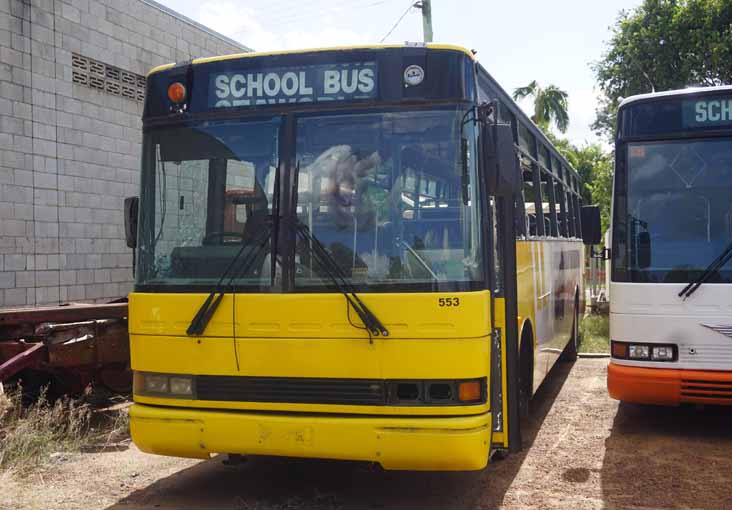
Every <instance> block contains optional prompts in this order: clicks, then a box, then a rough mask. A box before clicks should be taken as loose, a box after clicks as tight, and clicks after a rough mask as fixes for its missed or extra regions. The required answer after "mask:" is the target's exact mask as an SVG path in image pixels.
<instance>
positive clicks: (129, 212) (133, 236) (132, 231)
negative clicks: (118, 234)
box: [124, 197, 140, 250]
mask: <svg viewBox="0 0 732 510" xmlns="http://www.w3.org/2000/svg"><path fill="white" fill-rule="evenodd" d="M139 203H140V199H139V198H138V197H127V198H125V213H124V214H125V240H126V241H127V247H128V248H132V249H133V250H134V249H135V248H137V210H138V207H139Z"/></svg>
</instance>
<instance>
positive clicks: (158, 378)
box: [133, 372, 195, 398]
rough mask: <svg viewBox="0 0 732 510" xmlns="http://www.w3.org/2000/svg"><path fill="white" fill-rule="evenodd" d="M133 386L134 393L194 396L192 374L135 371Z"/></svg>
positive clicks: (176, 396) (162, 395)
mask: <svg viewBox="0 0 732 510" xmlns="http://www.w3.org/2000/svg"><path fill="white" fill-rule="evenodd" d="M133 388H134V393H135V394H136V395H142V396H145V395H147V396H151V397H173V398H195V384H194V382H193V376H190V375H178V374H155V373H150V372H135V373H134V377H133Z"/></svg>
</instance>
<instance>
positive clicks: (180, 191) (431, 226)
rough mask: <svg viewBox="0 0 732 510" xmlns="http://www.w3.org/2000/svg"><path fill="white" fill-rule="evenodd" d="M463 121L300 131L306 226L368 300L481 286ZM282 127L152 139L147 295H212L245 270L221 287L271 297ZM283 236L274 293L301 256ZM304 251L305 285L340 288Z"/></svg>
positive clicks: (336, 118) (395, 117)
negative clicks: (405, 291) (399, 289)
mask: <svg viewBox="0 0 732 510" xmlns="http://www.w3.org/2000/svg"><path fill="white" fill-rule="evenodd" d="M464 115H465V111H464V110H462V109H455V108H453V109H445V110H439V111H415V112H408V113H404V112H401V113H368V114H353V115H350V114H349V115H345V114H338V115H327V116H317V117H301V118H299V119H298V121H297V127H296V129H297V142H296V143H297V161H298V168H299V171H298V195H297V217H298V220H299V225H300V226H302V225H305V226H307V227H308V228H309V229H310V231H311V232H312V234H313V235H314V236H315V237H316V238H317V240H318V241H320V242H321V243H322V244H323V246H324V247H325V249H326V250H327V252H328V253H329V255H330V256H331V258H332V259H333V262H335V264H337V266H338V268H337V269H338V270H339V271H340V272H341V273H342V274H343V276H344V277H345V278H346V279H347V280H349V281H350V282H351V283H353V284H354V285H356V286H357V287H359V288H360V289H361V290H368V289H369V286H370V285H394V284H406V285H412V286H416V287H415V288H416V289H417V290H420V289H421V290H430V289H440V290H448V289H454V290H459V289H464V288H470V287H471V282H477V281H479V280H480V279H481V278H482V276H481V274H482V273H481V254H480V250H479V246H480V238H479V228H478V225H479V208H478V207H474V204H476V205H477V201H476V199H475V196H474V195H475V191H476V190H475V186H474V185H473V183H474V182H475V181H474V180H475V172H476V170H475V157H474V153H475V148H474V139H473V138H474V131H473V123H472V121H468V122H465V123H464V124H463V122H464ZM279 126H280V122H279V120H270V121H256V122H254V121H250V122H241V121H237V122H207V123H203V124H201V125H197V126H195V127H188V128H179V129H166V130H160V131H157V132H156V131H153V132H150V133H148V134H147V135H146V141H145V177H144V178H143V179H144V181H145V186H144V189H143V195H145V196H154V197H155V199H154V200H146V199H145V198H143V203H144V204H147V207H148V210H146V211H145V213H144V214H143V215H141V218H142V221H143V222H142V224H141V228H140V231H141V233H140V253H139V271H138V282H139V283H141V284H147V285H156V284H180V285H184V284H185V285H196V284H200V285H209V286H210V285H211V284H213V283H216V282H217V281H218V279H219V278H220V277H221V275H222V274H223V273H224V272H225V271H226V269H227V267H228V266H229V264H230V263H231V262H232V261H233V260H235V261H236V262H235V264H234V265H233V267H232V270H231V271H230V272H229V273H228V274H227V276H226V279H225V280H224V282H223V283H224V284H231V285H236V286H240V287H243V288H249V289H250V290H251V289H263V288H267V289H269V288H270V286H271V282H272V279H271V277H270V274H271V271H270V268H271V259H270V253H269V250H270V240H269V233H270V231H271V220H270V215H271V212H272V192H273V189H274V181H275V179H274V177H275V169H276V166H277V158H278V156H277V154H278V133H279ZM461 126H462V129H461ZM461 136H462V138H461ZM461 140H462V141H461ZM281 209H282V211H281V214H282V215H284V214H287V211H286V210H285V204H284V203H283V204H282V205H281ZM286 227H287V222H283V223H282V225H281V229H280V230H281V231H282V232H285V231H286ZM284 238H285V234H284V233H283V234H282V235H281V236H280V241H281V242H280V243H279V254H278V269H277V274H276V278H274V282H275V287H276V288H281V285H282V282H281V278H280V276H281V274H282V273H281V268H280V267H279V264H280V263H281V261H282V260H288V259H289V260H292V259H291V258H289V257H285V258H283V257H282V253H283V250H286V249H287V247H288V246H292V245H291V244H289V243H286V242H282V241H283V239H284ZM290 249H292V248H290ZM294 249H295V259H294V260H295V280H296V282H295V284H296V286H298V287H301V288H302V287H307V288H309V289H311V290H312V289H314V288H315V287H319V286H321V287H322V286H327V287H330V286H332V282H331V279H330V278H329V276H328V274H329V272H331V271H332V270H333V268H332V267H331V268H328V267H321V265H320V264H318V262H317V260H316V258H315V257H313V256H312V253H313V252H312V242H311V241H306V240H303V239H300V238H297V239H296V243H295V247H294ZM239 252H241V253H239Z"/></svg>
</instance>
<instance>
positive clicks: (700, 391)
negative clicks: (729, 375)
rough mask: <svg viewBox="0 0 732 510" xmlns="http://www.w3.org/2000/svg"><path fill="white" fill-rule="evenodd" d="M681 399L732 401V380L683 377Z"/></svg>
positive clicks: (688, 400) (695, 401)
mask: <svg viewBox="0 0 732 510" xmlns="http://www.w3.org/2000/svg"><path fill="white" fill-rule="evenodd" d="M681 400H682V402H692V403H700V404H703V403H705V402H712V401H717V402H718V401H728V402H732V381H705V380H698V379H682V380H681Z"/></svg>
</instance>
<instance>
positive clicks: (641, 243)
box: [637, 232, 651, 269]
mask: <svg viewBox="0 0 732 510" xmlns="http://www.w3.org/2000/svg"><path fill="white" fill-rule="evenodd" d="M637 241H638V242H637V246H638V267H639V268H640V269H646V268H649V267H651V234H649V233H648V232H638V239H637Z"/></svg>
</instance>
